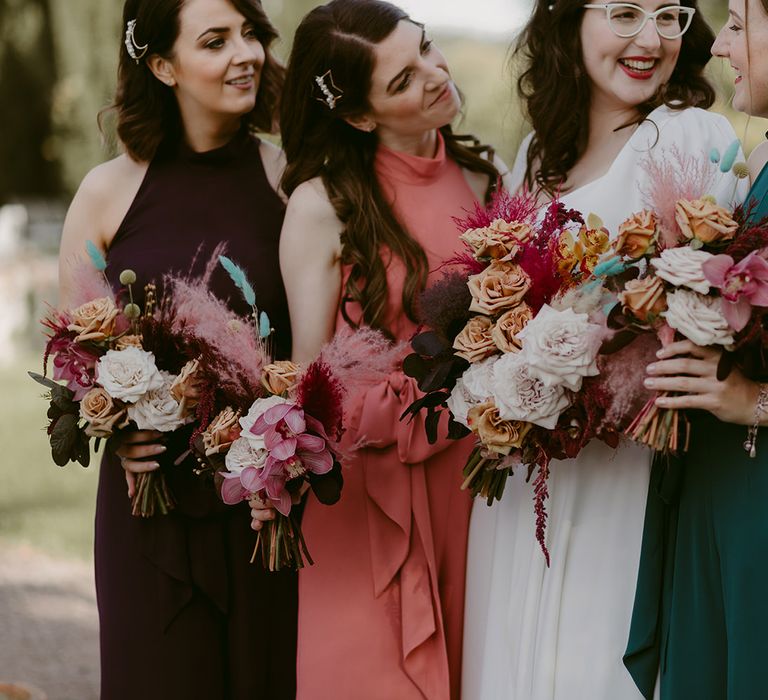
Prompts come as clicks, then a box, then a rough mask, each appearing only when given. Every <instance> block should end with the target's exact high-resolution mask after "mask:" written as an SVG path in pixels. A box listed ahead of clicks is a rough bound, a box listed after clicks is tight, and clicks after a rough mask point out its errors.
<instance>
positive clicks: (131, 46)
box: [125, 19, 149, 63]
mask: <svg viewBox="0 0 768 700" xmlns="http://www.w3.org/2000/svg"><path fill="white" fill-rule="evenodd" d="M135 31H136V20H135V19H132V20H129V22H128V24H126V25H125V48H126V49H127V51H128V55H129V56H130V57H131V58H132V59H133V60H134V61H136V63H138V62H139V61H140V60H141V59H142V58H144V55H145V54H146V53H147V50H148V49H149V44H144V46H139V45H138V44H137V43H136V37H135V36H134V32H135Z"/></svg>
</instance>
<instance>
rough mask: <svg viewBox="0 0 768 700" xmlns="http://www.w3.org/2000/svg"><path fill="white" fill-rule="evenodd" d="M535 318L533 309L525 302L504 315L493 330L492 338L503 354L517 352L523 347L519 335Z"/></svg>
mask: <svg viewBox="0 0 768 700" xmlns="http://www.w3.org/2000/svg"><path fill="white" fill-rule="evenodd" d="M532 318H533V312H532V311H531V307H530V306H528V304H526V303H525V302H523V303H521V304H520V305H519V306H516V307H515V308H514V309H510V310H509V311H506V312H505V313H503V314H502V315H501V316H500V317H499V319H498V320H497V321H496V323H495V324H494V325H493V328H491V338H492V339H493V342H494V343H495V344H496V347H497V348H498V349H499V350H501V352H517V351H518V350H520V348H521V347H522V342H521V341H520V340H518V338H517V334H518V333H519V332H520V331H521V330H523V328H525V325H526V324H527V323H528V321H530V320H531V319H532Z"/></svg>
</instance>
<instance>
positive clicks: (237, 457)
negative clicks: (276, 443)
mask: <svg viewBox="0 0 768 700" xmlns="http://www.w3.org/2000/svg"><path fill="white" fill-rule="evenodd" d="M268 456H269V452H267V450H266V448H265V447H264V446H263V443H262V445H261V446H258V445H254V443H252V442H251V441H250V440H248V439H247V438H244V437H241V438H238V439H237V440H235V441H234V442H233V443H232V446H231V447H230V448H229V452H227V456H226V457H225V458H224V464H225V465H226V467H227V469H228V470H229V471H230V472H232V473H233V474H240V473H241V472H242V471H243V469H246V468H247V467H255V468H256V469H261V468H262V467H263V466H264V465H265V464H266V462H267V457H268Z"/></svg>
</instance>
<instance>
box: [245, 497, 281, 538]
mask: <svg viewBox="0 0 768 700" xmlns="http://www.w3.org/2000/svg"><path fill="white" fill-rule="evenodd" d="M248 503H249V504H250V506H251V528H252V529H254V530H256V531H257V532H258V531H259V530H261V528H263V527H264V523H266V522H269V521H270V520H274V519H275V518H276V517H277V511H276V510H275V509H274V508H273V507H272V506H271V505H269V503H267V502H266V501H263V500H261V498H259V497H258V496H257V495H256V494H254V495H253V496H251V497H250V499H248Z"/></svg>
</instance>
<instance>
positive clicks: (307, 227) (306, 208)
mask: <svg viewBox="0 0 768 700" xmlns="http://www.w3.org/2000/svg"><path fill="white" fill-rule="evenodd" d="M342 230H343V226H342V223H341V222H340V221H339V219H338V218H337V216H336V212H335V210H334V209H333V206H332V205H331V203H330V202H329V200H328V196H327V194H326V192H325V187H324V186H323V184H322V182H321V181H320V180H319V179H315V180H310V181H308V182H304V183H302V184H301V185H299V187H297V188H296V190H295V191H294V192H293V194H292V195H291V197H290V199H289V201H288V209H287V211H286V213H285V222H284V224H283V230H282V233H281V235H280V271H281V273H282V276H283V283H284V284H285V291H286V294H287V296H288V310H289V312H290V316H291V332H292V335H293V359H294V360H295V361H296V362H310V361H312V360H313V359H314V358H315V357H317V354H318V353H319V352H320V349H321V348H322V347H323V345H325V344H326V343H327V342H328V341H329V340H330V339H331V338H332V337H333V332H334V328H335V326H336V314H337V312H338V308H339V299H340V296H341V240H340V234H341V232H342Z"/></svg>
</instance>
